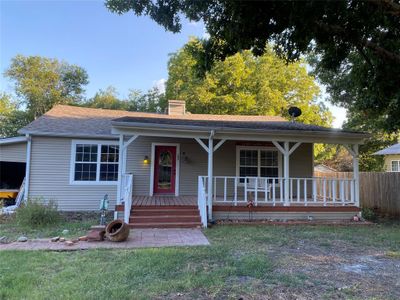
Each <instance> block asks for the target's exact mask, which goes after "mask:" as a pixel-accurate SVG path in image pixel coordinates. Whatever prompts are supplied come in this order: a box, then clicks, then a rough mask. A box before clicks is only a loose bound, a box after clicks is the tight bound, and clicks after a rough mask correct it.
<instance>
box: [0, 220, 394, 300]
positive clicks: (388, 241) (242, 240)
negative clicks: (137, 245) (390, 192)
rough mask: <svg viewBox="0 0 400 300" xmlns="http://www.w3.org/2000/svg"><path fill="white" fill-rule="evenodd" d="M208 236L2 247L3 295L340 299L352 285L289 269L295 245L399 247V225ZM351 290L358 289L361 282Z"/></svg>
mask: <svg viewBox="0 0 400 300" xmlns="http://www.w3.org/2000/svg"><path fill="white" fill-rule="evenodd" d="M61 228H63V227H62V226H61V227H60V229H61ZM73 228H74V227H70V228H69V229H71V230H74V229H73ZM79 228H80V227H77V231H79V230H80V229H79ZM3 230H4V228H3ZM32 234H33V235H34V234H36V233H32ZM205 234H206V235H207V237H208V238H209V240H210V242H211V246H201V247H187V248H186V247H181V248H153V249H134V250H87V251H75V252H47V251H29V252H28V251H25V252H24V251H0V287H1V288H0V299H114V298H118V299H154V298H156V299H177V298H179V299H193V298H195V299H196V298H205V299H238V298H239V297H244V298H245V299H247V298H268V297H269V296H271V295H274V294H273V293H274V291H275V290H278V292H280V291H285V292H286V293H292V292H293V295H308V296H310V295H311V296H312V295H314V296H315V294H310V293H311V292H312V293H317V294H318V295H322V298H323V296H324V295H325V297H327V298H330V297H331V296H332V297H334V296H337V293H341V294H340V296H341V297H339V298H348V295H346V293H348V291H347V290H346V289H344V290H343V291H342V292H338V291H337V290H336V288H335V287H333V286H332V285H330V283H327V282H323V278H318V276H317V277H316V278H311V277H310V276H309V275H307V274H306V273H305V272H303V271H302V270H301V269H297V271H296V272H289V271H288V272H284V271H285V270H286V268H287V267H288V266H289V267H290V266H291V264H292V261H295V260H296V259H297V255H296V254H293V253H291V251H293V252H296V251H301V249H302V247H303V248H304V251H305V252H307V251H314V250H313V249H314V248H313V247H315V248H316V249H318V251H329V248H330V247H337V249H342V247H345V249H346V251H349V252H352V251H354V252H355V253H362V252H363V251H369V252H371V251H372V250H376V251H378V252H380V251H383V252H386V253H399V251H400V226H399V225H396V224H392V225H375V226H369V227H331V226H289V227H283V226H215V227H214V228H210V229H207V230H205ZM0 235H1V234H0ZM40 235H50V236H51V235H53V234H52V232H50V231H43V232H42V233H41V234H40ZM299 249H300V250H299ZM310 249H311V250H310ZM337 249H334V251H337ZM296 253H297V252H296ZM396 255H397V254H396ZM396 255H394V256H395V258H396ZM357 280H358V278H357ZM374 280H375V279H374ZM376 280H379V279H376ZM309 286H311V287H309ZM349 289H351V290H352V291H353V289H355V291H354V294H353V293H352V295H357V293H359V292H360V289H362V287H361V286H360V287H359V286H358V285H354V286H352V287H349ZM372 296H373V295H372ZM269 298H273V297H269ZM294 298H296V297H294ZM306 298H307V297H306ZM351 298H354V297H351ZM387 298H390V295H388V297H387Z"/></svg>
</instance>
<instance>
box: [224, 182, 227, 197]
mask: <svg viewBox="0 0 400 300" xmlns="http://www.w3.org/2000/svg"><path fill="white" fill-rule="evenodd" d="M226 181H227V178H226V177H225V178H224V202H226Z"/></svg>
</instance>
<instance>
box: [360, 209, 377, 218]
mask: <svg viewBox="0 0 400 300" xmlns="http://www.w3.org/2000/svg"><path fill="white" fill-rule="evenodd" d="M361 215H362V217H363V218H364V219H365V220H368V221H376V220H377V218H378V216H377V214H376V213H375V211H374V210H373V209H371V208H369V207H363V208H361Z"/></svg>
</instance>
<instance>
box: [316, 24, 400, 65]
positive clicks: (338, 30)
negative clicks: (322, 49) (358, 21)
mask: <svg viewBox="0 0 400 300" xmlns="http://www.w3.org/2000/svg"><path fill="white" fill-rule="evenodd" d="M315 23H316V24H317V26H318V27H320V28H321V29H322V30H325V31H326V32H328V33H330V34H335V35H339V36H340V37H341V38H343V39H345V40H347V41H348V42H349V43H351V44H353V45H354V46H355V47H358V45H363V46H364V47H366V48H369V49H371V50H372V51H374V52H375V53H376V54H377V55H378V56H380V57H382V58H384V59H385V60H391V61H394V62H396V63H398V64H400V55H399V54H396V53H394V52H391V51H389V50H386V49H385V48H383V47H381V46H379V45H378V44H376V43H374V42H372V41H369V40H367V39H365V38H362V39H361V40H358V41H357V40H354V37H349V35H348V31H347V30H346V29H345V28H343V27H341V26H339V25H329V24H326V23H323V22H320V21H316V22H315Z"/></svg>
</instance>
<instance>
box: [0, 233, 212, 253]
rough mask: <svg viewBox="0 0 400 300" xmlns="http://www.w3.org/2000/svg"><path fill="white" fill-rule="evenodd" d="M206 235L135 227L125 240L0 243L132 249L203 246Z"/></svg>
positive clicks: (59, 248)
mask: <svg viewBox="0 0 400 300" xmlns="http://www.w3.org/2000/svg"><path fill="white" fill-rule="evenodd" d="M209 244H210V243H209V242H208V240H207V238H206V236H205V235H204V234H203V232H202V231H201V230H200V229H186V228H185V229H184V228H176V229H158V228H154V229H134V230H131V232H130V235H129V238H128V240H127V241H125V242H121V243H113V242H110V241H107V240H105V241H103V242H83V241H82V242H79V243H76V244H74V245H73V246H67V245H66V244H65V243H62V242H51V241H50V238H49V239H37V240H28V241H27V242H23V243H22V242H13V243H9V244H0V250H54V251H70V250H85V249H100V248H105V249H131V248H146V247H172V246H201V245H209Z"/></svg>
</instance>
